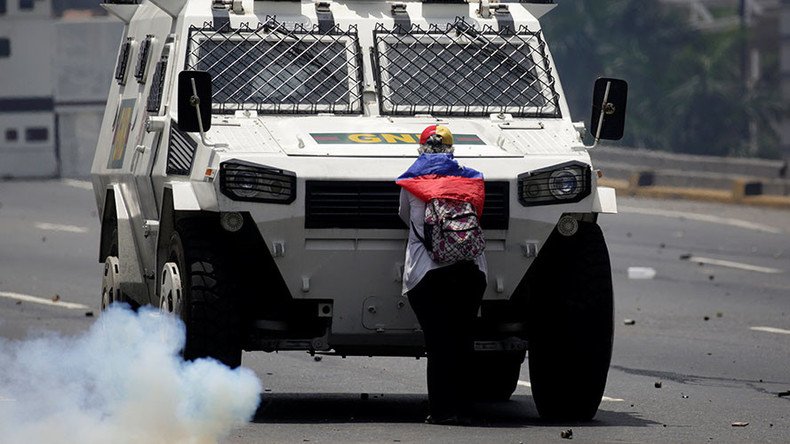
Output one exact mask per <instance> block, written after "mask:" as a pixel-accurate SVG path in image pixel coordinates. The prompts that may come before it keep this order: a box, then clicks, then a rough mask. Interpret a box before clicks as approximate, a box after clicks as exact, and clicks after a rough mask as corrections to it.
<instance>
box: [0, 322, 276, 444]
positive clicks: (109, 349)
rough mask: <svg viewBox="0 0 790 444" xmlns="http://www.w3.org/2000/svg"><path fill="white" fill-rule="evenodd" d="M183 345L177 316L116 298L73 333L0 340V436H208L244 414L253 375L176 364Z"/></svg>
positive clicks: (34, 439) (253, 396) (9, 443)
mask: <svg viewBox="0 0 790 444" xmlns="http://www.w3.org/2000/svg"><path fill="white" fill-rule="evenodd" d="M163 332H167V334H166V335H164V337H166V338H167V340H163ZM183 344H184V327H183V324H182V323H181V322H180V321H178V320H177V319H175V318H173V317H170V316H162V315H160V314H159V313H158V312H156V311H155V310H153V309H141V310H140V312H139V313H134V312H132V311H131V310H129V309H126V308H123V307H121V306H113V307H111V308H110V309H109V310H107V311H106V312H104V313H102V316H101V317H100V318H99V319H98V320H97V322H95V323H94V324H93V325H92V326H91V328H90V330H88V331H87V332H85V333H83V334H81V335H79V336H75V337H62V336H58V335H54V334H49V335H45V336H40V337H37V338H33V339H29V340H25V341H7V340H3V339H0V443H4V444H17V443H20V444H31V443H36V444H50V443H86V444H93V443H102V444H104V443H121V444H126V443H128V444H131V443H146V444H149V443H167V444H171V443H184V444H186V443H189V444H193V443H194V444H203V443H211V442H216V441H217V440H218V439H219V438H220V437H222V436H224V435H225V434H227V433H228V432H229V431H230V429H231V428H232V427H234V426H237V425H239V424H242V423H244V422H246V421H248V420H249V419H250V418H251V417H252V415H253V414H254V413H255V409H256V407H257V406H258V402H259V394H260V392H261V383H260V381H259V380H258V378H257V377H256V376H255V374H254V373H253V372H252V371H251V370H249V369H244V368H238V369H235V370H231V369H229V368H228V367H225V366H224V365H222V364H220V363H218V362H216V361H213V360H197V361H194V362H184V361H183V360H182V359H181V358H180V356H179V354H178V351H179V350H180V349H181V348H182V347H183Z"/></svg>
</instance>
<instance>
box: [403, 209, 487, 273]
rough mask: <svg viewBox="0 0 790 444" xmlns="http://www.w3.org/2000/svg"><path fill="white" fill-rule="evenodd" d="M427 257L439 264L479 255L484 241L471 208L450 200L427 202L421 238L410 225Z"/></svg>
mask: <svg viewBox="0 0 790 444" xmlns="http://www.w3.org/2000/svg"><path fill="white" fill-rule="evenodd" d="M411 228H412V230H414V234H415V235H416V236H417V239H419V240H420V242H422V244H423V245H425V249H426V250H428V255H429V256H430V257H431V259H433V260H434V261H435V262H438V263H440V264H444V263H449V262H458V261H465V260H474V259H475V258H476V257H478V256H480V255H481V254H483V250H484V249H485V247H486V241H485V238H484V237H483V229H482V228H480V220H479V218H478V217H477V212H476V211H475V208H474V206H473V205H472V204H471V203H469V202H464V201H460V200H452V199H441V198H438V199H431V200H430V201H428V203H427V204H426V205H425V225H424V229H423V236H420V233H418V232H417V228H415V226H414V223H412V224H411Z"/></svg>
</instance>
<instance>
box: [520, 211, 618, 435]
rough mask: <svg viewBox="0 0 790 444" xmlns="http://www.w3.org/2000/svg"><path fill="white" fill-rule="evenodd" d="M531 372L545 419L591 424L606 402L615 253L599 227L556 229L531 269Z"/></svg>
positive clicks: (582, 223) (593, 225)
mask: <svg viewBox="0 0 790 444" xmlns="http://www.w3.org/2000/svg"><path fill="white" fill-rule="evenodd" d="M528 277H529V278H530V279H529V281H528V282H529V286H528V290H529V293H528V294H529V298H530V302H529V303H530V307H529V313H530V317H531V322H530V334H529V373H530V380H531V384H532V395H533V399H534V400H535V405H536V407H537V409H538V413H539V414H540V416H541V417H542V418H547V419H554V420H574V421H587V420H590V419H592V418H593V416H595V413H596V412H597V411H598V406H599V404H600V403H601V397H602V396H603V391H604V387H605V386H606V376H607V373H608V371H609V362H610V361H611V358H612V341H613V337H614V313H613V309H614V303H613V294H612V272H611V266H610V264H609V252H608V250H607V248H606V243H605V241H604V238H603V233H602V232H601V229H600V227H599V226H598V225H597V224H594V223H585V222H580V223H579V230H578V232H577V233H576V234H575V235H573V236H570V237H566V236H563V235H561V234H559V233H558V232H557V231H556V230H555V231H554V232H553V233H552V235H551V236H550V237H549V239H548V240H547V241H546V244H545V245H544V247H543V249H542V250H541V251H540V254H539V256H538V257H537V259H536V260H535V263H534V264H533V266H532V267H531V268H530V270H529V276H528Z"/></svg>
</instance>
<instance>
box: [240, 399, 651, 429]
mask: <svg viewBox="0 0 790 444" xmlns="http://www.w3.org/2000/svg"><path fill="white" fill-rule="evenodd" d="M605 407H606V406H604V408H603V409H601V410H599V411H598V415H597V416H596V417H595V419H594V420H593V421H591V422H586V423H583V425H584V426H587V427H612V426H619V427H647V426H651V425H657V424H659V423H657V422H655V421H651V420H648V419H644V418H642V417H641V416H640V415H639V414H638V413H629V412H615V411H608V410H605ZM427 410H428V397H427V396H426V395H421V394H420V395H418V394H390V393H387V394H352V393H267V394H265V395H264V396H263V397H262V398H261V405H260V406H259V407H258V411H257V412H256V414H255V417H254V418H253V422H255V423H274V424H279V423H286V424H287V423H293V424H312V423H315V424H327V423H421V422H423V421H424V419H425V415H426V413H427ZM469 416H470V417H471V418H472V425H473V426H478V427H500V428H507V427H528V426H546V425H551V426H559V425H566V424H567V425H574V424H578V423H559V422H547V421H544V420H541V419H540V418H539V416H538V412H537V410H535V405H534V404H533V402H532V397H531V396H528V395H515V396H513V398H512V399H511V400H510V401H508V402H504V403H476V404H474V405H473V407H472V409H471V411H470V412H469Z"/></svg>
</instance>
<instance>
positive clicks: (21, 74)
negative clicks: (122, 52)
mask: <svg viewBox="0 0 790 444" xmlns="http://www.w3.org/2000/svg"><path fill="white" fill-rule="evenodd" d="M96 3H97V4H96V5H93V6H94V8H93V9H85V8H86V5H83V4H78V3H75V2H71V1H69V0H63V1H59V2H57V3H53V0H0V179H2V178H46V177H87V176H88V174H89V173H90V165H91V161H92V158H93V151H94V149H95V148H96V140H97V138H98V134H99V125H100V124H101V119H102V115H103V113H104V104H105V103H106V100H107V92H108V91H109V86H110V81H111V78H112V70H113V68H114V63H115V58H116V55H117V52H118V46H119V44H120V40H121V34H122V32H123V24H122V23H121V22H120V21H118V20H116V19H114V18H110V17H108V16H96V9H95V7H96V6H98V1H97V2H96ZM72 8H79V9H76V10H75V9H72Z"/></svg>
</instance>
